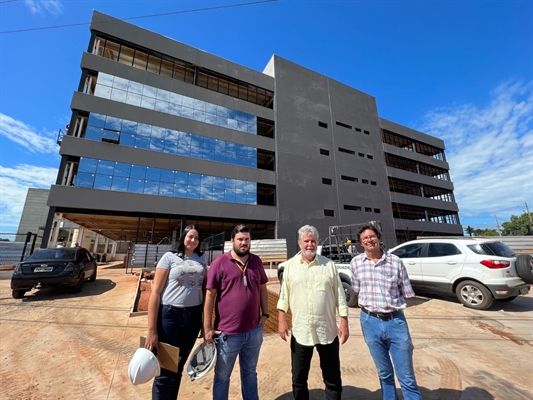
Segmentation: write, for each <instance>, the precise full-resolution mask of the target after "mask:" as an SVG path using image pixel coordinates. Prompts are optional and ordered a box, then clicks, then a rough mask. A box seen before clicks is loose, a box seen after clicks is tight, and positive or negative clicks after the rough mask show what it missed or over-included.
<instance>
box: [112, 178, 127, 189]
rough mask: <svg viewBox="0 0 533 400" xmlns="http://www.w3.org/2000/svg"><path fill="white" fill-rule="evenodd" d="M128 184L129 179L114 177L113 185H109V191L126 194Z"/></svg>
mask: <svg viewBox="0 0 533 400" xmlns="http://www.w3.org/2000/svg"><path fill="white" fill-rule="evenodd" d="M128 184H129V178H123V177H120V176H114V177H113V183H112V185H111V190H117V191H119V192H127V191H128Z"/></svg>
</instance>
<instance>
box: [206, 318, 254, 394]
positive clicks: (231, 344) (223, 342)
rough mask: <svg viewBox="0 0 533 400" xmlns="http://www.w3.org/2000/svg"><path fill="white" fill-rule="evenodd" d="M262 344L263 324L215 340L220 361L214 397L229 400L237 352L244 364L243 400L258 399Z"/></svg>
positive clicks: (223, 335)
mask: <svg viewBox="0 0 533 400" xmlns="http://www.w3.org/2000/svg"><path fill="white" fill-rule="evenodd" d="M262 343H263V325H258V326H256V327H255V328H254V329H252V330H250V331H248V332H246V333H239V334H236V335H226V334H224V333H221V334H220V335H219V339H218V340H217V342H216V346H217V353H218V356H217V363H216V365H215V379H214V382H213V400H227V399H228V395H229V382H230V377H231V372H232V371H233V366H234V365H235V360H236V359H237V355H238V356H239V366H240V367H241V393H242V398H243V400H259V394H258V392H257V372H256V367H257V361H258V360H259V351H260V350H261V344H262Z"/></svg>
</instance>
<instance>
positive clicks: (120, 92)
mask: <svg viewBox="0 0 533 400" xmlns="http://www.w3.org/2000/svg"><path fill="white" fill-rule="evenodd" d="M94 95H95V96H97V97H102V98H105V99H109V100H113V101H117V102H119V103H126V104H131V105H134V106H138V107H142V108H146V109H149V110H154V111H159V112H162V113H165V114H170V115H175V116H178V117H182V118H187V119H192V120H195V121H199V122H205V123H206V124H211V125H217V126H221V127H224V128H228V129H233V130H237V131H241V132H246V133H250V134H252V135H260V136H266V137H269V138H273V137H274V123H273V122H271V121H268V120H264V119H260V118H257V117H256V116H255V115H252V114H247V113H244V112H242V111H237V110H232V109H230V108H226V107H222V106H219V105H216V104H212V103H208V102H205V101H202V100H198V99H194V98H191V97H187V96H183V95H181V94H178V93H174V92H169V91H167V90H164V89H159V88H155V87H152V86H148V85H143V84H142V83H138V82H135V81H131V80H128V79H124V78H120V77H118V76H113V75H109V74H105V73H103V72H100V73H99V74H98V80H97V83H96V87H95V90H94Z"/></svg>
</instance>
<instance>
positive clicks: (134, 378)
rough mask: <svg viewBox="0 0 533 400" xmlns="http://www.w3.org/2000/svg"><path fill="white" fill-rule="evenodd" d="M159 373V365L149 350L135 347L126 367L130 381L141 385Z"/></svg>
mask: <svg viewBox="0 0 533 400" xmlns="http://www.w3.org/2000/svg"><path fill="white" fill-rule="evenodd" d="M160 374H161V366H160V365H159V361H158V359H157V357H156V356H155V355H154V353H152V352H151V351H150V350H148V349H145V348H144V347H140V348H138V349H137V351H136V352H135V354H134V355H133V358H132V359H131V361H130V365H129V367H128V375H129V377H130V381H131V383H133V384H134V385H142V384H143V383H147V382H150V381H151V380H152V379H153V378H155V377H156V376H159V375H160Z"/></svg>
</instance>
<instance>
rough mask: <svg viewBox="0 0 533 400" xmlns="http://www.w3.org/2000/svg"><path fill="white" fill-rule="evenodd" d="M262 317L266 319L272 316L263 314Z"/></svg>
mask: <svg viewBox="0 0 533 400" xmlns="http://www.w3.org/2000/svg"><path fill="white" fill-rule="evenodd" d="M261 316H262V317H265V318H270V314H267V313H266V312H264V313H262V314H261Z"/></svg>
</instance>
